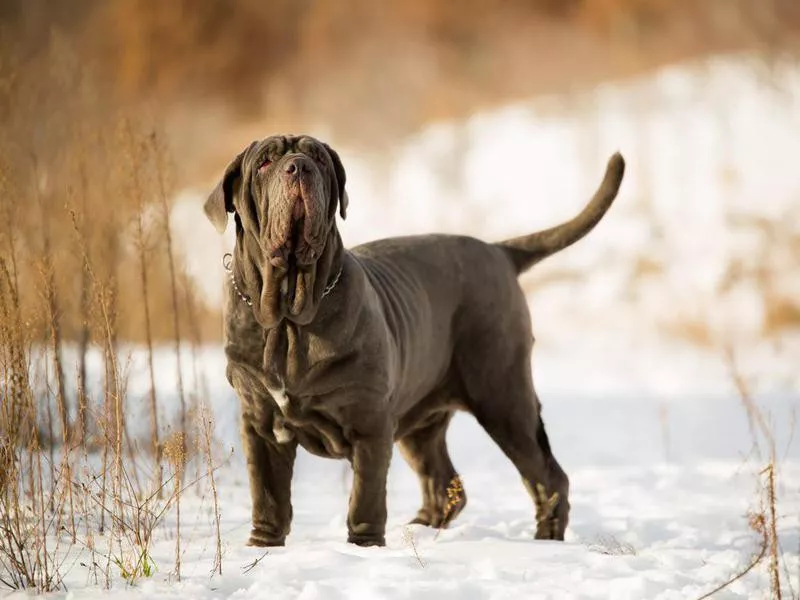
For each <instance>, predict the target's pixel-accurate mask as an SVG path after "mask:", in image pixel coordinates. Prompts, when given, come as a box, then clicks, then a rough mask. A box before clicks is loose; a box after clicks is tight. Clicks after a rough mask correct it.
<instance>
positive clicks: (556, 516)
mask: <svg viewBox="0 0 800 600" xmlns="http://www.w3.org/2000/svg"><path fill="white" fill-rule="evenodd" d="M528 357H529V353H528V352H519V353H516V355H515V356H513V358H512V360H511V362H510V364H508V365H506V366H505V367H503V366H500V367H499V368H497V369H492V371H491V372H484V377H477V378H472V381H470V378H469V377H468V378H467V379H466V381H465V385H466V387H467V393H468V396H469V398H470V407H469V408H470V411H471V412H472V413H473V414H474V415H475V418H476V419H477V420H478V422H479V423H480V424H481V426H482V427H483V428H484V429H485V430H486V432H487V433H488V434H489V436H491V438H492V439H493V440H494V441H495V443H497V445H498V446H499V447H500V449H501V450H502V451H503V453H504V454H505V455H506V456H507V457H508V458H509V459H510V460H511V462H513V463H514V466H515V467H516V468H517V471H519V474H520V475H521V476H522V481H523V484H524V485H525V488H526V489H527V490H528V493H529V494H530V495H531V498H532V499H533V502H534V505H535V507H536V539H546V540H563V539H564V532H565V530H566V528H567V522H568V520H569V499H568V495H569V479H568V478H567V475H566V473H564V471H563V469H562V468H561V466H560V465H559V464H558V462H557V461H556V459H555V457H554V456H553V453H552V450H551V448H550V442H549V440H548V438H547V433H546V432H545V428H544V423H543V421H542V418H541V410H540V405H539V400H538V398H537V397H536V392H535V391H534V389H533V383H532V381H531V373H530V361H529V359H528ZM509 358H511V357H509Z"/></svg>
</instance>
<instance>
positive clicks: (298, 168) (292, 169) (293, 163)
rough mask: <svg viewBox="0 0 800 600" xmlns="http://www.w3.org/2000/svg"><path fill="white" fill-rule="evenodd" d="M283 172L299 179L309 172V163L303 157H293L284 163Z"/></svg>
mask: <svg viewBox="0 0 800 600" xmlns="http://www.w3.org/2000/svg"><path fill="white" fill-rule="evenodd" d="M283 170H284V172H285V173H286V174H287V175H293V176H295V177H300V176H301V175H304V174H305V173H308V172H309V171H310V170H311V163H310V161H309V159H308V158H306V157H305V156H295V157H294V158H290V159H289V160H287V161H286V163H285V164H284V165H283Z"/></svg>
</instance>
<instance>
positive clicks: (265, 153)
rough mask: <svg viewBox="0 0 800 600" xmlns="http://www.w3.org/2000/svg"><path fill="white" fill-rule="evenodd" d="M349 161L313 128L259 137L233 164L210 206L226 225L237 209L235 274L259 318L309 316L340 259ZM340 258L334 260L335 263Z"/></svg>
mask: <svg viewBox="0 0 800 600" xmlns="http://www.w3.org/2000/svg"><path fill="white" fill-rule="evenodd" d="M344 180H345V175H344V169H343V167H342V165H341V161H340V160H339V157H338V155H337V154H336V152H334V151H333V150H332V149H331V148H330V147H328V146H327V145H326V144H323V143H322V142H319V141H317V140H316V139H314V138H312V137H308V136H299V137H294V136H291V137H284V136H273V137H269V138H267V139H265V140H263V141H261V142H254V143H253V144H251V145H250V146H249V147H248V148H247V149H246V150H245V151H244V152H243V153H242V154H240V155H239V156H238V157H237V158H236V159H235V160H234V161H233V162H232V163H231V164H230V165H229V166H228V169H227V170H226V172H225V176H224V177H223V180H222V181H221V182H220V184H219V185H218V186H217V188H216V189H215V190H214V192H213V193H212V194H211V196H210V197H209V199H208V201H207V202H206V206H205V210H206V214H207V215H208V216H209V218H210V219H211V221H212V222H214V224H215V225H217V228H218V229H221V230H224V228H225V224H226V222H227V215H228V213H230V212H232V213H234V219H235V223H236V248H235V251H234V257H235V260H234V272H233V276H234V281H235V282H236V284H237V287H238V288H239V289H240V290H241V292H242V293H244V294H246V295H247V296H248V297H249V298H250V300H251V301H252V305H253V312H254V315H255V317H256V319H257V320H258V321H259V323H260V324H261V325H262V326H264V327H273V326H275V325H276V324H277V323H278V322H279V321H280V320H281V319H289V320H291V321H295V322H297V323H299V324H307V323H309V322H310V321H311V320H312V319H313V317H314V315H315V314H316V306H317V304H318V302H319V300H320V298H321V296H322V291H323V290H324V288H325V286H326V285H327V283H328V281H329V279H331V278H333V277H335V276H336V275H337V273H338V269H339V268H340V265H339V264H338V261H337V260H335V259H336V250H337V249H338V248H339V247H340V245H341V244H340V242H339V238H338V233H337V232H336V227H335V225H336V209H337V206H340V207H341V214H342V217H344V215H345V209H346V196H345V193H344ZM335 262H336V263H337V264H334V263H335Z"/></svg>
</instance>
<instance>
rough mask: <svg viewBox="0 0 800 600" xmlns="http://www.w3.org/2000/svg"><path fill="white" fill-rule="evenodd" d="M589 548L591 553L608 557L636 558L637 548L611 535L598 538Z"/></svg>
mask: <svg viewBox="0 0 800 600" xmlns="http://www.w3.org/2000/svg"><path fill="white" fill-rule="evenodd" d="M588 548H589V550H590V551H591V552H598V553H600V554H606V555H608V556H636V548H634V547H633V546H632V545H631V544H629V543H627V542H621V541H620V540H618V539H617V538H616V537H615V536H613V535H611V534H606V535H599V536H597V539H596V540H595V541H594V542H592V543H591V544H589V546H588Z"/></svg>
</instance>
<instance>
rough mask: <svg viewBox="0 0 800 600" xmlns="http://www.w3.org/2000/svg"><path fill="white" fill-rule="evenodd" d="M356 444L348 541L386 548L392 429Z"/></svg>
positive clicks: (354, 445) (348, 516)
mask: <svg viewBox="0 0 800 600" xmlns="http://www.w3.org/2000/svg"><path fill="white" fill-rule="evenodd" d="M385 429H386V430H385V431H383V432H381V433H378V434H373V435H369V436H364V437H360V436H359V437H358V438H357V439H356V440H354V442H353V454H352V459H351V463H352V466H353V488H352V490H351V492H350V507H349V510H348V515H347V541H348V542H350V543H352V544H358V545H359V546H385V545H386V538H385V533H386V477H387V475H388V473H389V463H390V461H391V458H392V435H391V433H390V432H389V428H388V427H387V428H385Z"/></svg>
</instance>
